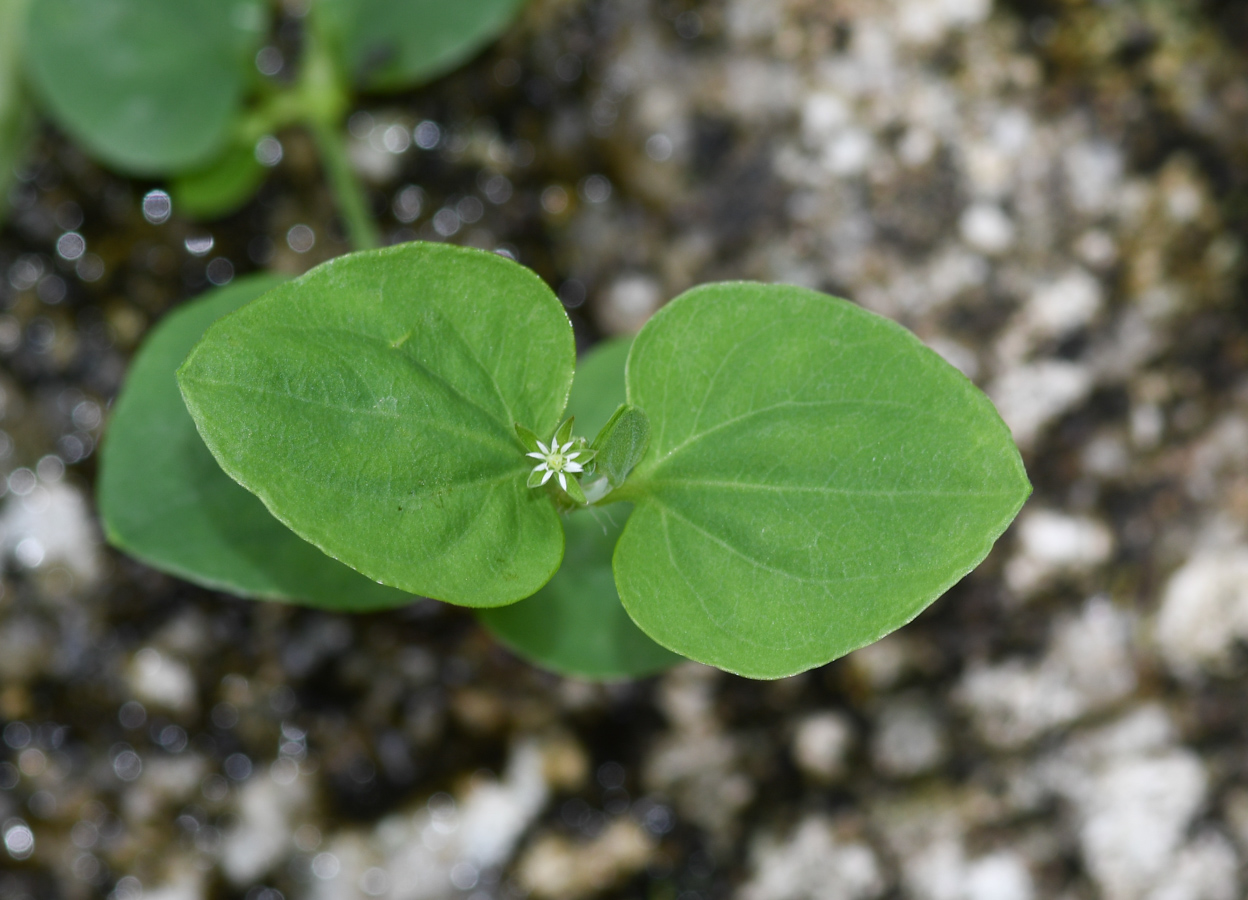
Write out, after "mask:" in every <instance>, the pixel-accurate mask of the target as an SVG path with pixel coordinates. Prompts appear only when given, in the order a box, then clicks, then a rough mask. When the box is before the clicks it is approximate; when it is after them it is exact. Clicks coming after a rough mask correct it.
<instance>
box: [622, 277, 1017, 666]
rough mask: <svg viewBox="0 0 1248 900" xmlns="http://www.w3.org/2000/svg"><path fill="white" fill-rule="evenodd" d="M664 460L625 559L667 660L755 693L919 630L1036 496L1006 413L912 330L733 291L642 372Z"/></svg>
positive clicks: (640, 493) (700, 302)
mask: <svg viewBox="0 0 1248 900" xmlns="http://www.w3.org/2000/svg"><path fill="white" fill-rule="evenodd" d="M628 402H629V403H631V404H634V405H636V406H639V407H641V408H642V409H644V410H645V411H646V412H647V413H648V414H649V416H650V423H651V440H650V449H649V451H648V453H647V454H646V457H645V458H644V459H643V460H642V462H641V464H640V465H639V466H638V467H637V469H636V470H635V471H634V472H633V475H632V476H631V478H630V479H629V482H628V483H627V484H626V485H625V487H624V489H623V491H622V492H621V493H622V494H623V496H622V497H621V499H629V500H632V501H634V502H635V503H636V508H635V509H634V510H633V514H632V516H631V518H630V519H629V521H628V525H627V527H626V528H625V530H624V534H623V536H622V537H621V539H620V542H619V545H618V546H617V548H616V552H615V574H616V583H617V586H618V588H619V591H620V596H621V598H622V600H623V602H624V606H625V608H626V609H627V610H628V612H629V614H630V615H631V616H632V617H633V619H634V621H636V622H637V623H638V624H639V625H640V626H641V627H642V629H643V630H644V631H645V632H646V633H647V634H649V635H650V636H651V637H652V638H654V639H655V640H656V641H657V642H659V643H660V644H663V645H664V646H666V647H669V648H671V649H673V650H676V651H678V652H680V653H682V654H684V655H686V656H689V657H691V658H693V659H696V660H699V661H701V662H704V663H709V664H711V665H715V666H719V667H720V668H723V669H727V670H729V671H731V672H737V673H739V674H742V675H747V676H750V677H755V678H776V677H781V676H784V675H790V674H793V673H796V672H800V671H803V670H805V669H809V668H811V667H813V666H818V665H821V664H823V663H826V662H828V661H829V660H832V659H835V658H836V657H838V656H842V655H843V654H845V653H848V652H849V651H851V650H854V649H855V648H857V647H861V646H863V645H864V644H868V643H870V642H872V641H874V640H877V639H878V638H880V637H882V636H883V635H885V634H887V633H888V632H890V631H892V630H894V629H896V628H898V627H900V626H901V625H904V624H905V623H906V622H908V621H910V620H911V619H913V618H914V617H915V616H916V615H918V613H919V612H921V611H922V610H923V609H924V608H925V607H926V606H927V605H928V604H930V603H931V602H932V601H933V600H935V599H936V598H937V597H938V596H940V594H942V593H943V592H944V591H945V590H947V589H948V588H949V587H950V586H951V585H953V584H954V583H955V582H957V581H958V580H959V579H960V578H962V576H964V575H965V574H966V573H967V572H969V571H970V570H971V569H972V568H973V567H974V566H975V565H976V564H978V563H979V561H980V560H982V559H983V558H984V556H985V555H987V553H988V551H989V549H990V548H991V547H992V544H993V542H994V541H995V540H996V539H997V537H998V536H1000V534H1001V533H1002V532H1003V531H1004V530H1005V528H1006V526H1007V525H1008V524H1009V523H1010V521H1011V520H1012V519H1013V518H1014V516H1015V514H1016V513H1017V512H1018V510H1019V508H1020V507H1021V506H1022V504H1023V501H1024V500H1025V499H1026V498H1027V495H1028V494H1029V493H1030V490H1031V488H1030V485H1029V484H1028V481H1027V476H1026V473H1025V471H1024V469H1023V465H1022V461H1021V460H1020V458H1019V455H1018V451H1017V449H1016V448H1015V446H1014V443H1013V441H1012V440H1011V438H1010V433H1009V430H1008V429H1007V428H1006V426H1005V424H1004V423H1003V422H1002V421H1001V419H1000V417H999V416H998V415H997V412H996V410H995V409H994V408H993V406H992V404H991V403H990V402H989V400H988V399H987V398H986V397H985V396H984V395H983V394H982V393H981V392H980V391H979V390H978V389H976V388H975V386H974V385H972V384H971V383H970V382H969V381H967V380H966V379H965V378H964V377H963V376H962V375H961V374H960V373H959V372H958V371H957V370H956V369H954V368H953V367H952V366H950V365H949V364H947V363H946V362H945V361H944V360H942V359H941V358H940V357H939V356H937V355H936V354H935V353H933V352H932V351H930V350H928V349H927V348H926V347H924V346H923V345H922V344H921V343H920V342H919V340H918V339H917V338H915V337H914V335H912V334H910V332H908V331H906V330H905V329H904V328H902V327H901V326H899V325H897V324H895V323H893V322H890V321H888V320H886V319H882V318H880V317H878V316H876V315H873V314H872V313H869V312H867V311H865V310H863V309H860V308H859V307H856V306H854V305H853V304H850V303H847V302H845V301H843V300H838V299H836V298H833V297H829V296H827V295H825V294H820V293H817V292H815V291H811V290H806V289H804V288H798V287H789V286H781V285H760V284H746V283H738V284H720V285H708V286H705V287H701V288H696V289H694V290H692V291H689V292H688V293H686V294H684V295H682V296H681V297H679V298H677V299H676V300H674V301H672V302H671V303H670V304H668V306H667V307H665V308H664V309H662V310H660V311H659V313H658V314H657V315H655V316H654V318H652V319H651V320H650V322H648V323H647V324H646V326H645V327H644V328H643V329H642V331H641V333H640V334H639V335H638V336H637V338H636V340H635V342H634V344H633V348H632V352H631V354H630V356H629V361H628Z"/></svg>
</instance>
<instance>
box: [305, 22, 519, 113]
mask: <svg viewBox="0 0 1248 900" xmlns="http://www.w3.org/2000/svg"><path fill="white" fill-rule="evenodd" d="M523 5H524V0H470V2H447V0H317V2H316V5H315V6H314V7H313V14H314V15H317V16H320V17H322V18H323V20H324V21H325V23H326V25H327V27H326V29H325V31H326V32H327V33H330V34H333V35H335V36H336V37H337V39H338V41H339V55H340V56H341V58H342V60H343V65H344V66H345V68H346V71H347V72H348V73H350V76H351V79H352V81H354V82H355V83H356V84H357V85H359V86H360V87H363V88H366V89H368V90H381V91H394V90H403V89H405V88H409V87H412V86H414V85H416V84H419V83H421V82H424V81H429V80H430V79H432V78H436V77H437V76H439V75H442V74H444V73H446V72H449V71H450V70H451V69H454V68H456V67H457V66H459V65H460V64H461V63H464V62H467V61H468V60H469V59H470V58H471V57H472V56H474V55H475V54H476V53H477V52H478V51H479V50H480V49H481V48H482V47H484V46H485V45H486V44H488V43H489V42H490V41H492V40H494V39H495V38H496V37H498V36H499V35H500V34H501V33H502V32H503V29H505V28H506V27H507V25H508V24H509V23H510V22H511V20H512V19H513V18H514V17H515V15H516V13H517V12H519V10H520V7H521V6H523Z"/></svg>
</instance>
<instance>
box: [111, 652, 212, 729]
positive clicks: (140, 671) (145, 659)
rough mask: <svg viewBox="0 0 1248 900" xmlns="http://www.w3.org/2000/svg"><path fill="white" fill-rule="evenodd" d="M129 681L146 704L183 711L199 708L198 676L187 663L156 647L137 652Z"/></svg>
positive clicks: (134, 691)
mask: <svg viewBox="0 0 1248 900" xmlns="http://www.w3.org/2000/svg"><path fill="white" fill-rule="evenodd" d="M126 682H127V684H128V685H129V687H130V691H131V693H133V694H134V696H135V697H136V698H137V699H139V700H140V701H142V702H143V703H147V704H150V705H152V706H159V707H162V708H164V709H168V710H172V711H173V712H179V713H189V712H192V711H194V709H195V707H196V691H197V687H196V682H195V675H194V674H193V673H192V672H191V670H190V668H189V667H188V666H187V665H186V664H185V663H183V662H182V661H180V660H177V659H174V658H173V657H172V656H169V655H167V654H164V653H161V652H160V651H159V650H157V649H156V648H155V647H144V648H143V649H142V650H140V651H139V652H138V653H136V654H134V659H132V660H131V661H130V666H129V667H128V668H127V670H126Z"/></svg>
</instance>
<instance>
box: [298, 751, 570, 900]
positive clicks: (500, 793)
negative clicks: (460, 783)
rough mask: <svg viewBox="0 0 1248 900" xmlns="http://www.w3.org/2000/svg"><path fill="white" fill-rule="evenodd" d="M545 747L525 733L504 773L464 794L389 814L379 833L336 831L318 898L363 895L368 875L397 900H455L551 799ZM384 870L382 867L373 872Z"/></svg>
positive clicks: (316, 888) (496, 862)
mask: <svg viewBox="0 0 1248 900" xmlns="http://www.w3.org/2000/svg"><path fill="white" fill-rule="evenodd" d="M547 765H548V761H547V759H546V755H545V748H544V747H543V745H541V744H539V743H538V742H537V741H535V740H531V739H528V740H522V741H520V742H518V743H517V744H516V745H515V746H514V747H513V748H512V751H511V755H510V757H509V758H508V761H507V769H506V771H505V772H504V774H503V777H502V778H501V779H492V778H491V779H477V780H475V781H474V783H473V785H472V786H471V787H470V788H469V789H468V790H467V792H466V793H465V794H464V795H462V796H461V797H459V798H458V800H457V801H449V800H448V802H446V803H444V804H441V805H437V806H436V808H435V809H432V810H431V809H430V808H429V806H427V805H425V806H421V807H419V808H417V809H416V810H414V811H411V812H409V813H399V814H395V815H392V816H389V817H387V818H385V819H383V820H382V821H381V822H379V823H378V824H377V825H376V826H375V827H374V828H373V829H372V831H371V833H360V832H356V831H344V832H340V833H338V834H336V835H333V836H332V838H331V839H330V841H329V842H328V844H327V849H326V850H325V851H324V852H327V853H330V854H331V855H332V856H333V858H334V861H335V862H336V864H337V868H336V870H335V871H334V872H333V873H332V874H331V875H329V876H328V877H325V878H319V879H318V880H317V881H315V882H314V883H313V884H312V885H310V888H309V891H308V894H307V896H308V897H309V898H310V900H343V898H355V897H359V896H360V893H359V890H360V888H359V885H360V884H361V883H364V882H365V880H366V876H367V879H368V880H371V881H374V882H378V883H380V882H382V881H384V882H385V883H386V884H387V885H388V891H389V892H388V893H387V894H385V896H386V897H387V898H389V900H450V898H452V897H456V896H460V887H457V882H458V884H459V885H463V884H466V883H467V882H468V881H471V880H473V878H475V875H474V873H479V872H481V871H484V870H486V869H494V868H497V867H499V866H501V865H503V864H505V863H507V862H508V861H509V860H510V859H511V857H512V855H513V853H514V852H515V849H516V845H517V844H518V843H519V841H520V838H521V837H522V836H523V835H524V833H525V832H526V831H527V830H528V829H529V827H530V826H531V825H532V824H533V821H534V819H536V818H537V816H538V814H540V813H541V811H542V809H543V808H544V807H545V806H546V802H547V800H548V798H549V796H550V786H549V784H548V783H547V781H546V775H545V772H546V770H547ZM373 870H376V871H373Z"/></svg>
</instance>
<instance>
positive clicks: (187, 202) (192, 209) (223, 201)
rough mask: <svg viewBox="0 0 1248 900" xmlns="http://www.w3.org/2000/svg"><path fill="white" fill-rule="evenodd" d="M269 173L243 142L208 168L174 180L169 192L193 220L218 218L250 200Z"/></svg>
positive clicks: (176, 205) (177, 207)
mask: <svg viewBox="0 0 1248 900" xmlns="http://www.w3.org/2000/svg"><path fill="white" fill-rule="evenodd" d="M267 174H268V173H267V172H266V170H265V168H264V166H262V165H260V163H258V162H257V161H256V152H255V148H254V147H252V146H250V145H245V144H240V145H237V146H234V147H231V148H230V149H229V150H227V151H226V152H225V153H224V154H223V155H222V156H221V157H219V158H218V159H216V160H214V161H213V162H212V163H210V164H209V165H208V166H207V167H205V168H202V169H196V170H195V171H193V172H186V173H183V174H182V175H179V176H178V177H177V178H175V179H173V182H172V183H171V184H170V185H169V193H170V195H171V196H172V198H173V206H174V209H176V210H178V212H180V213H183V214H185V215H188V216H190V217H191V218H194V219H217V218H220V217H221V216H226V215H229V214H230V213H232V212H234V211H235V210H237V209H238V208H239V207H241V206H242V205H243V204H244V203H246V202H247V201H248V200H250V199H251V197H252V195H253V194H255V192H256V191H257V190H258V189H259V188H260V185H262V184H264V178H265V175H267Z"/></svg>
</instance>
